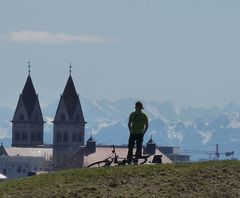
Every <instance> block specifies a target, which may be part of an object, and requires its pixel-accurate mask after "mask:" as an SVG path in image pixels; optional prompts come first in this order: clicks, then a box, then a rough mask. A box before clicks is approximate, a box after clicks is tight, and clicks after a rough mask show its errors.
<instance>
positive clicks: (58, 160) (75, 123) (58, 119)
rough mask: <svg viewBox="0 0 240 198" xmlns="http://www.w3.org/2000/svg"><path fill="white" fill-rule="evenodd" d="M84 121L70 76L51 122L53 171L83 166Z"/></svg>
mask: <svg viewBox="0 0 240 198" xmlns="http://www.w3.org/2000/svg"><path fill="white" fill-rule="evenodd" d="M85 124H86V122H85V119H84V116H83V112H82V107H81V103H80V100H79V96H78V94H77V92H76V89H75V86H74V82H73V79H72V76H71V65H70V75H69V78H68V81H67V84H66V86H65V88H64V91H63V94H62V95H61V97H60V101H59V104H58V108H57V111H56V115H55V117H54V121H53V163H54V168H55V169H66V168H76V167H82V166H83V158H84V133H85Z"/></svg>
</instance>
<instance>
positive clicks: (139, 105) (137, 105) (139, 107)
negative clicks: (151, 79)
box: [135, 101, 143, 110]
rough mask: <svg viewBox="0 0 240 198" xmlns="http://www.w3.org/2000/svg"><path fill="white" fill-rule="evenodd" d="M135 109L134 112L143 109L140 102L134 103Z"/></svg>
mask: <svg viewBox="0 0 240 198" xmlns="http://www.w3.org/2000/svg"><path fill="white" fill-rule="evenodd" d="M135 109H136V110H142V109H143V104H142V102H141V101H137V102H136V103H135Z"/></svg>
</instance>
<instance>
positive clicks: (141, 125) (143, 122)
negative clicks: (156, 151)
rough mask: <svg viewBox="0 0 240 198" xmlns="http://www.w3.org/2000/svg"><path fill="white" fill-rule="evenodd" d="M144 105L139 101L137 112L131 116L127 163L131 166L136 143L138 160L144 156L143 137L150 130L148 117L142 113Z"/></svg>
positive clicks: (136, 106)
mask: <svg viewBox="0 0 240 198" xmlns="http://www.w3.org/2000/svg"><path fill="white" fill-rule="evenodd" d="M142 109H143V104H142V103H141V102H140V101H138V102H136V104H135V111H134V112H132V113H131V114H130V116H129V121H128V128H129V131H130V135H129V140H128V155H127V162H128V164H131V162H132V158H133V148H134V144H135V142H136V144H137V150H136V153H135V155H136V158H139V157H141V156H142V143H143V137H144V134H145V133H146V131H147V129H148V117H147V115H146V114H145V113H143V112H142Z"/></svg>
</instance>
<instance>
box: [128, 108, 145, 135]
mask: <svg viewBox="0 0 240 198" xmlns="http://www.w3.org/2000/svg"><path fill="white" fill-rule="evenodd" d="M147 125H148V117H147V115H146V114H145V113H143V112H142V111H134V112H132V113H131V114H130V116H129V121H128V126H129V130H130V132H131V133H134V134H138V133H144V132H145V127H146V126H147Z"/></svg>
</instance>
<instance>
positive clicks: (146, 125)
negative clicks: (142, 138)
mask: <svg viewBox="0 0 240 198" xmlns="http://www.w3.org/2000/svg"><path fill="white" fill-rule="evenodd" d="M147 130H148V117H147V116H146V123H145V128H144V134H145V133H146V132H147Z"/></svg>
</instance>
